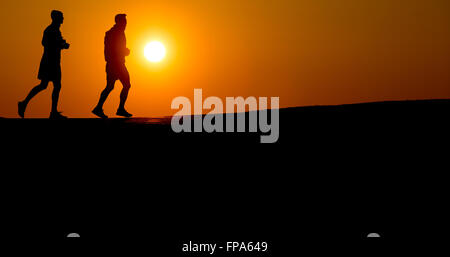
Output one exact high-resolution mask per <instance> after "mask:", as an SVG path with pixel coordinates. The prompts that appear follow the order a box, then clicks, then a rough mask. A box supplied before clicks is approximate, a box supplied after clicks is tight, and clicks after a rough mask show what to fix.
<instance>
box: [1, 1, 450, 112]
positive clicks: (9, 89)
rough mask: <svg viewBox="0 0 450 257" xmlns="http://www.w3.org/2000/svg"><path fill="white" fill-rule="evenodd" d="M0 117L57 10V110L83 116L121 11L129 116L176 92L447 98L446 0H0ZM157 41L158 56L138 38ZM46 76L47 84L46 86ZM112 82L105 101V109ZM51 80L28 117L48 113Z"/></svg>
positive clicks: (449, 17)
mask: <svg viewBox="0 0 450 257" xmlns="http://www.w3.org/2000/svg"><path fill="white" fill-rule="evenodd" d="M0 7H1V15H0V19H1V33H2V39H1V40H0V49H1V51H0V57H1V60H2V63H1V64H0V67H1V69H0V72H1V78H2V83H1V86H0V117H17V110H16V108H17V101H18V100H22V99H23V98H25V96H26V94H27V93H28V92H29V90H30V89H31V88H32V87H33V86H35V85H37V84H38V83H39V80H37V72H38V68H39V62H40V58H41V56H42V52H43V48H42V46H41V39H42V33H43V30H44V29H45V28H46V26H48V25H49V23H50V11H51V10H52V9H58V10H61V11H63V12H64V16H65V22H64V24H63V25H62V27H61V31H62V34H63V36H64V37H65V39H66V40H67V41H68V42H69V43H70V44H71V48H70V49H69V50H66V51H63V57H62V72H63V79H62V91H61V99H60V110H62V111H63V112H64V114H65V115H68V116H69V117H92V115H91V114H90V110H91V109H92V108H93V107H94V106H95V104H96V102H97V100H98V97H99V94H100V91H101V90H102V89H103V88H104V86H105V83H106V82H105V76H106V75H105V62H104V58H103V37H104V33H105V32H106V31H107V30H108V29H109V28H110V27H111V26H112V25H113V23H114V16H115V14H117V13H127V15H128V27H127V31H126V35H127V39H128V48H130V49H131V55H130V56H129V57H128V58H127V66H128V70H129V72H130V74H131V83H132V88H131V91H130V96H129V100H128V103H127V108H128V109H129V111H130V112H132V113H134V114H135V116H163V115H171V114H173V113H175V111H173V110H171V109H170V104H171V101H172V99H173V98H174V97H177V96H187V97H189V98H193V89H194V88H202V89H203V94H204V97H206V96H219V97H223V98H224V97H226V96H244V97H246V96H279V97H280V106H281V107H288V106H303V105H323V104H345V103H356V102H367V101H382V100H403V99H430V98H450V73H449V71H450V1H448V0H366V1H361V0H340V1H336V0H264V1H263V0H215V1H210V0H182V1H181V0H180V1H172V0H171V1H162V0H160V1H156V0H142V1H137V0H128V1H115V0H107V1H105V0H95V1H93V0H89V1H87V0H77V1H52V0H41V1H23V0H14V1H6V0H4V1H1V3H0ZM151 40H159V41H161V42H163V43H164V44H165V45H166V48H167V57H166V59H165V60H164V61H163V62H162V63H158V64H152V63H149V62H148V61H146V60H145V58H144V56H143V49H144V46H145V44H146V43H147V42H149V41H151ZM50 86H51V85H50ZM120 88H121V85H120V83H119V82H118V83H116V89H115V90H114V91H113V93H112V94H111V95H110V98H109V99H108V101H107V102H106V104H105V112H106V113H107V114H113V112H114V111H115V109H116V108H117V105H118V101H119V99H118V98H119V92H120ZM50 95H51V90H47V91H44V92H43V93H41V94H40V95H38V96H37V97H36V98H35V99H33V100H32V101H31V102H30V104H29V107H28V110H27V117H47V116H48V113H49V111H50Z"/></svg>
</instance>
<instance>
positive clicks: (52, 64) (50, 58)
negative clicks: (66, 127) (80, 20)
mask: <svg viewBox="0 0 450 257" xmlns="http://www.w3.org/2000/svg"><path fill="white" fill-rule="evenodd" d="M51 17H52V24H50V26H48V27H47V28H46V29H45V31H44V36H43V38H42V45H43V46H44V54H43V56H42V59H41V64H40V67H39V74H38V79H40V80H41V83H40V84H39V85H37V86H36V87H34V88H33V89H32V90H31V91H30V93H29V94H28V96H27V98H25V100H23V101H22V102H19V104H18V112H19V116H20V117H22V118H24V116H25V110H26V108H27V105H28V103H29V102H30V100H31V99H32V98H33V97H34V96H35V95H37V94H38V93H39V92H41V91H42V90H44V89H46V88H47V86H48V83H49V82H50V81H52V82H53V93H52V111H51V113H50V119H66V118H67V117H65V116H63V115H61V113H60V112H58V108H57V107H58V100H59V92H60V91H61V50H62V49H69V46H70V45H69V44H67V42H66V41H65V40H64V39H63V37H62V36H61V31H60V30H59V28H60V27H61V24H62V23H63V21H64V17H63V14H62V12H60V11H56V10H53V11H52V13H51Z"/></svg>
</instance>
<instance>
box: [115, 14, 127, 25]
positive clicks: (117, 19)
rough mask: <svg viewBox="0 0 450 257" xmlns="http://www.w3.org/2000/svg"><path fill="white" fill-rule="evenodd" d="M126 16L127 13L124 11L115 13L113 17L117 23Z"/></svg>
mask: <svg viewBox="0 0 450 257" xmlns="http://www.w3.org/2000/svg"><path fill="white" fill-rule="evenodd" d="M126 17H127V15H126V14H124V13H121V14H117V15H116V17H115V21H116V23H119V22H120V21H122V20H125V18H126Z"/></svg>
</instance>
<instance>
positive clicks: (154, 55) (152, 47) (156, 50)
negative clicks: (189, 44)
mask: <svg viewBox="0 0 450 257" xmlns="http://www.w3.org/2000/svg"><path fill="white" fill-rule="evenodd" d="M144 56H145V58H147V60H149V61H150V62H160V61H161V60H162V59H164V57H165V56H166V48H165V47H164V45H163V44H162V43H161V42H158V41H152V42H150V43H148V44H147V45H146V46H145V48H144Z"/></svg>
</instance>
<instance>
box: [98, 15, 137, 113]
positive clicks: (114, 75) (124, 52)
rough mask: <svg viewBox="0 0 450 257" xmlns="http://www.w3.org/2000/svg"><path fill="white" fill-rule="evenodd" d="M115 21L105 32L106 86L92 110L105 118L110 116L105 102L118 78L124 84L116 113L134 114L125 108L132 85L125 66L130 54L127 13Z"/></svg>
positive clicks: (118, 16) (117, 16)
mask: <svg viewBox="0 0 450 257" xmlns="http://www.w3.org/2000/svg"><path fill="white" fill-rule="evenodd" d="M115 21H116V24H115V25H114V26H113V27H112V28H111V29H110V30H109V31H107V32H106V34H105V60H106V88H105V89H104V90H103V92H102V93H101V95H100V99H99V101H98V104H97V106H96V107H95V108H94V110H92V113H93V114H95V115H97V116H98V117H100V118H103V119H106V118H108V116H106V115H105V113H104V112H103V104H104V103H105V101H106V99H107V98H108V95H109V93H111V91H112V90H113V89H114V84H115V83H116V80H120V82H121V83H122V86H123V88H122V92H121V93H120V104H119V108H118V109H117V113H116V114H117V115H118V116H123V117H128V118H129V117H131V116H133V115H132V114H130V113H128V112H127V111H126V110H125V102H126V100H127V97H128V91H129V90H130V87H131V84H130V75H129V73H128V70H127V67H126V66H125V56H128V55H130V49H128V48H127V41H126V38H125V28H126V26H127V19H126V14H118V15H116V17H115Z"/></svg>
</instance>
